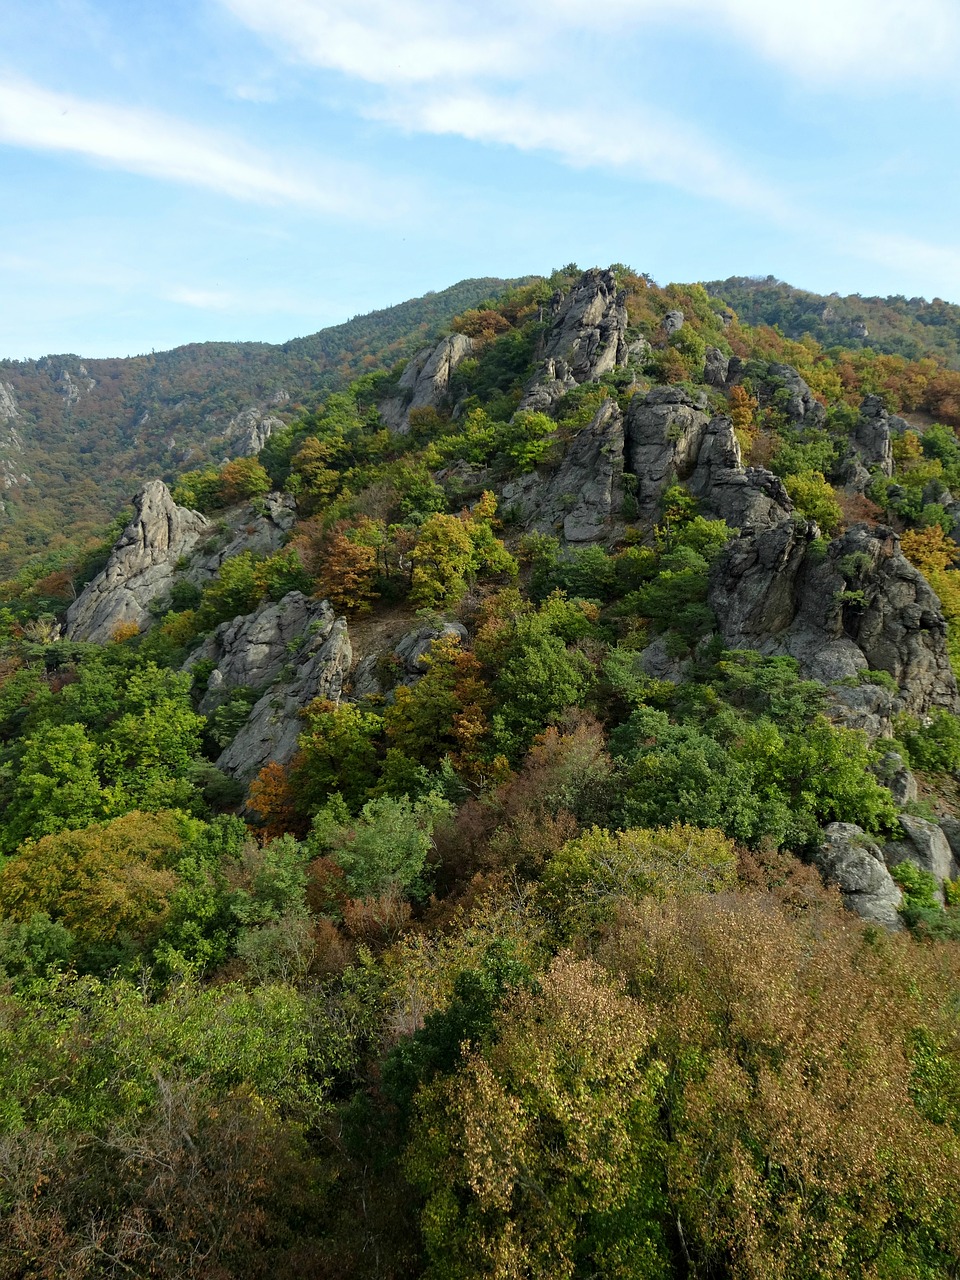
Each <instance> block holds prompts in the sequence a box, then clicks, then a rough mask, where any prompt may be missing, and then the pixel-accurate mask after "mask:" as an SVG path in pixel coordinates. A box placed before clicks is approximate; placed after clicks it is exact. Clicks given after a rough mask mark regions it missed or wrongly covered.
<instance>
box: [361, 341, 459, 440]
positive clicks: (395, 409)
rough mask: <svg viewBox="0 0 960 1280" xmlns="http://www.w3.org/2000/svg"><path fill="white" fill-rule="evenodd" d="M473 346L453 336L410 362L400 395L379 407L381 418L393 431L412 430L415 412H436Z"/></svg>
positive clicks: (399, 390)
mask: <svg viewBox="0 0 960 1280" xmlns="http://www.w3.org/2000/svg"><path fill="white" fill-rule="evenodd" d="M473 347H474V343H473V339H472V338H468V337H467V336H466V335H465V334H462V333H451V334H450V335H449V336H448V337H446V338H443V339H442V340H441V341H440V342H439V343H438V344H437V345H436V346H435V347H426V348H425V349H424V350H423V351H420V352H418V353H417V354H416V355H415V356H414V357H413V358H412V359H411V360H410V362H409V363H408V364H407V367H406V368H405V369H404V371H403V374H402V375H401V377H400V381H399V383H398V394H397V395H396V396H394V397H392V398H391V399H390V400H385V401H384V402H383V403H382V404H381V405H380V417H381V418H382V419H383V421H384V422H385V423H386V425H387V426H388V427H389V428H390V429H391V431H399V432H404V431H409V429H410V413H411V411H412V410H414V409H425V408H429V407H432V408H434V409H436V408H438V407H439V406H440V405H441V404H442V403H443V402H444V400H445V399H446V397H447V394H448V392H449V390H450V378H451V376H452V375H453V371H454V370H455V369H456V367H457V365H458V364H459V363H460V362H461V360H465V359H466V357H467V356H469V355H470V354H471V353H472V351H473Z"/></svg>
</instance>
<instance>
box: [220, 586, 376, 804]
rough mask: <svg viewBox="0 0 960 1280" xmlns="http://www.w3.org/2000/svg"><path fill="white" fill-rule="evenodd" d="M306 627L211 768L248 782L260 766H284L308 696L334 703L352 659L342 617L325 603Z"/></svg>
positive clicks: (292, 751) (293, 747)
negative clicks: (282, 665)
mask: <svg viewBox="0 0 960 1280" xmlns="http://www.w3.org/2000/svg"><path fill="white" fill-rule="evenodd" d="M314 621H315V623H316V622H319V623H320V625H319V626H309V627H308V629H307V633H306V635H305V636H304V637H303V641H302V643H301V644H300V646H299V647H298V648H297V650H296V651H295V652H293V653H291V654H290V655H289V659H288V662H287V663H286V664H285V668H286V669H284V670H281V672H280V674H279V676H278V678H277V679H276V680H275V682H274V683H273V684H272V685H271V687H270V688H269V689H268V690H267V691H266V693H264V694H263V696H262V697H261V698H260V699H259V701H258V702H256V703H255V704H254V705H253V707H252V709H251V711H250V715H249V716H248V717H247V720H246V723H245V724H244V725H243V727H242V728H241V730H240V732H239V733H238V734H237V736H236V737H235V738H234V740H233V741H232V742H231V743H230V745H229V746H228V747H227V748H226V750H225V751H224V752H223V753H222V755H221V756H220V757H219V759H218V760H217V762H216V763H217V768H218V769H222V770H223V772H224V773H227V774H229V775H230V776H231V777H234V778H237V779H239V780H240V781H241V782H250V781H251V780H252V779H253V778H254V777H256V775H257V774H258V773H259V772H260V770H261V769H262V768H263V767H264V765H266V764H270V763H271V762H274V761H275V762H276V763H278V764H288V763H289V762H290V760H292V759H293V756H294V754H295V752H296V750H297V739H298V738H299V736H300V733H301V731H302V729H303V722H302V713H303V711H304V709H305V708H306V707H308V706H309V705H310V703H311V702H313V700H314V698H329V699H330V701H331V702H339V701H340V698H341V695H342V692H343V685H344V682H345V680H346V678H347V675H348V674H349V671H350V667H351V665H352V662H353V651H352V648H351V645H350V637H349V635H348V634H347V623H346V619H344V618H337V617H335V616H334V613H333V610H332V609H330V607H329V605H327V606H326V607H325V608H324V610H323V613H322V615H321V616H320V617H319V618H317V619H315V620H314Z"/></svg>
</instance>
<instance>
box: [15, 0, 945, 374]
mask: <svg viewBox="0 0 960 1280" xmlns="http://www.w3.org/2000/svg"><path fill="white" fill-rule="evenodd" d="M958 72H960V2H958V0H593V3H584V0H477V2H475V3H473V2H465V0H3V6H2V13H0V357H6V358H15V359H24V358H36V357H39V356H41V355H44V354H50V353H66V352H73V353H76V354H78V355H81V356H91V357H93V356H110V355H132V354H137V353H141V352H145V351H150V350H158V351H159V350H164V349H167V348H169V347H173V346H177V345H180V344H182V343H186V342H197V341H207V340H234V339H244V340H260V341H268V342H282V341H284V340H286V339H288V338H292V337H296V336H300V335H303V334H308V333H313V332H315V331H316V330H317V329H320V328H323V327H325V326H327V325H331V324H337V323H340V322H341V321H343V320H346V319H349V318H350V317H351V316H354V315H358V314H362V313H364V312H367V311H370V310H373V309H375V308H379V307H385V306H389V305H391V304H393V303H396V302H401V301H403V300H404V299H406V298H411V297H417V296H420V295H421V294H423V293H425V292H427V291H428V290H431V289H443V288H445V287H446V286H447V285H450V284H453V283H455V282H456V281H458V280H461V279H464V278H466V277H471V276H500V277H513V276H520V275H529V274H535V273H539V274H547V273H549V272H550V271H551V270H552V269H553V268H555V267H560V266H563V265H565V264H567V263H570V262H577V263H579V265H580V266H581V267H588V266H595V265H599V266H606V265H608V264H610V263H613V262H623V263H627V264H628V265H630V266H632V267H634V268H635V269H636V270H638V271H644V272H647V273H649V274H650V275H652V276H653V277H654V278H655V279H656V280H658V281H659V282H660V283H667V282H669V281H671V280H678V281H692V280H711V279H717V278H723V277H726V276H729V275H768V274H772V275H775V276H777V277H778V278H780V279H783V280H787V281H789V282H790V283H791V284H794V285H797V286H798V287H801V288H807V289H811V290H813V291H815V292H818V293H830V292H833V291H837V292H839V293H842V294H846V293H860V294H863V295H875V294H880V295H886V294H904V295H906V296H907V297H913V296H916V295H921V296H925V297H928V298H932V297H935V296H938V297H942V298H946V299H948V300H950V301H960V219H958V216H957V209H958V207H960V204H958V199H957V196H958V185H960V166H958V165H957V163H956V150H957V142H956V139H957V137H958V136H960V74H958Z"/></svg>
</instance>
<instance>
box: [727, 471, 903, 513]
mask: <svg viewBox="0 0 960 1280" xmlns="http://www.w3.org/2000/svg"><path fill="white" fill-rule="evenodd" d="M751 461H753V459H752V458H751ZM836 497H837V502H839V504H840V510H841V511H842V512H843V523H844V524H845V525H851V524H876V523H877V522H878V521H879V520H880V518H881V516H882V515H883V511H882V510H881V508H880V507H878V506H877V504H876V503H875V502H871V501H870V499H869V498H868V497H866V496H865V495H864V494H862V493H844V492H843V490H842V489H837V490H836Z"/></svg>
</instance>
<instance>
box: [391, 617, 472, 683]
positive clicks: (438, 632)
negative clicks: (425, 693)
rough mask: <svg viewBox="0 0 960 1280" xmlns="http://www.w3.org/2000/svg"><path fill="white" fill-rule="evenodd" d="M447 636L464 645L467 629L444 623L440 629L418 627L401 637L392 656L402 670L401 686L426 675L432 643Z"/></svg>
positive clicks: (457, 624)
mask: <svg viewBox="0 0 960 1280" xmlns="http://www.w3.org/2000/svg"><path fill="white" fill-rule="evenodd" d="M447 636H456V638H457V639H458V640H459V641H460V643H461V644H465V643H466V640H467V628H466V627H465V626H464V625H463V623H461V622H445V623H444V624H443V626H442V627H419V628H418V629H417V630H416V631H408V632H407V634H406V635H405V636H402V637H401V639H400V640H399V641H398V642H397V645H396V647H395V648H394V650H393V655H394V657H395V658H396V659H397V661H398V662H399V663H400V665H401V667H402V669H403V673H404V678H403V679H402V681H401V682H402V683H403V684H412V683H414V682H415V681H417V680H419V678H420V677H421V676H422V675H425V674H426V671H427V663H426V662H425V658H426V657H427V655H428V654H429V652H430V650H431V649H432V648H433V642H434V641H435V640H443V639H445V638H446V637H447Z"/></svg>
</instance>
